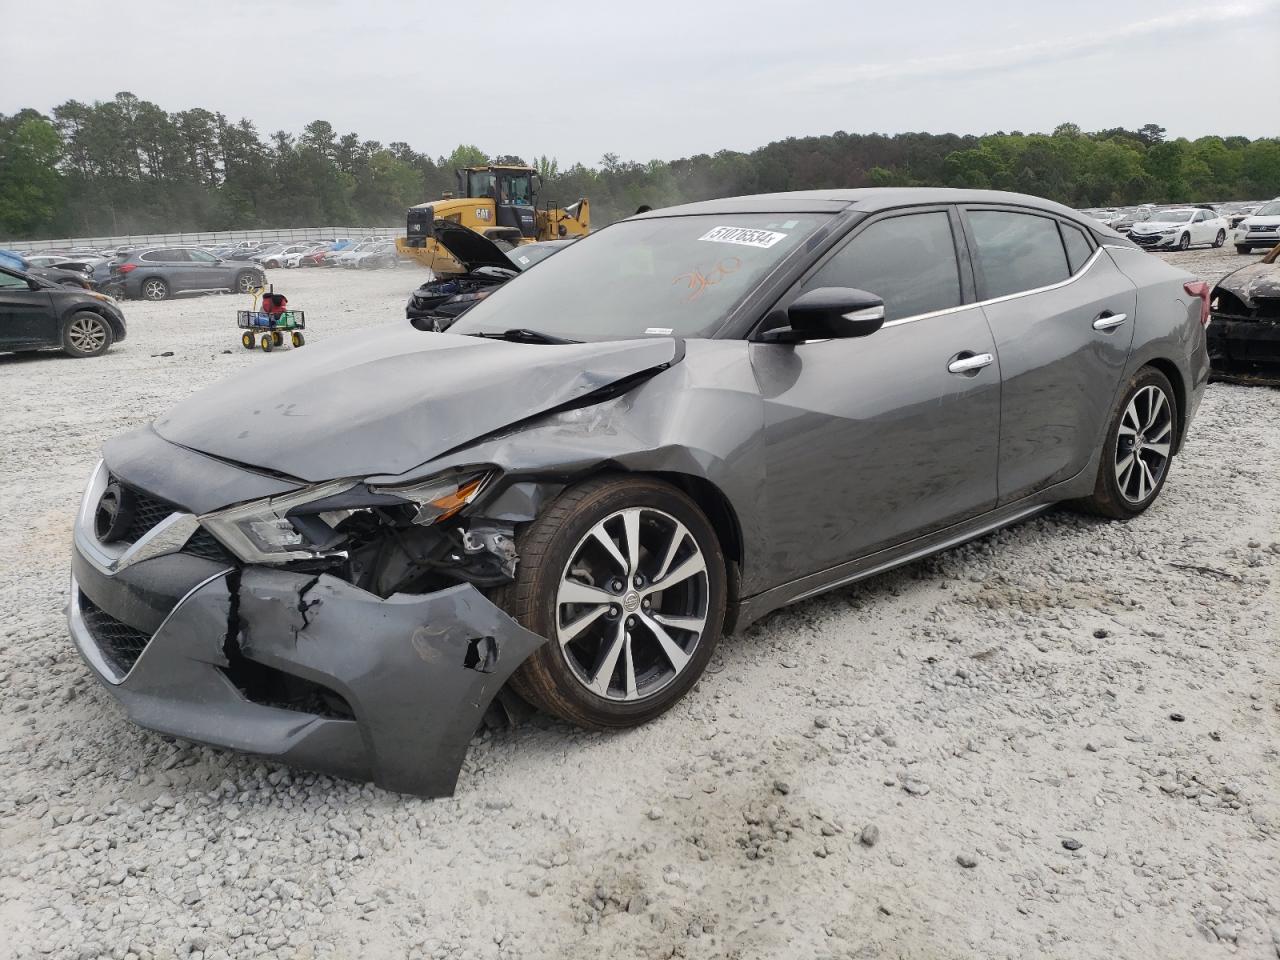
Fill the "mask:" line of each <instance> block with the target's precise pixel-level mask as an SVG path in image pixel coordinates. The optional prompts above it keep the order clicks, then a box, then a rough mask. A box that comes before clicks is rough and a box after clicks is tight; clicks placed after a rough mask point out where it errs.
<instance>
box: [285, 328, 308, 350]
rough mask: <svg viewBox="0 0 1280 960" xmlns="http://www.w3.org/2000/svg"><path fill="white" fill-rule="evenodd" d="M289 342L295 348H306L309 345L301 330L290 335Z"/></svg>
mask: <svg viewBox="0 0 1280 960" xmlns="http://www.w3.org/2000/svg"><path fill="white" fill-rule="evenodd" d="M289 340H290V342H291V343H292V344H293V345H294V346H295V347H305V346H306V345H307V338H306V337H304V336H303V335H302V331H301V330H295V331H293V333H291V334H289Z"/></svg>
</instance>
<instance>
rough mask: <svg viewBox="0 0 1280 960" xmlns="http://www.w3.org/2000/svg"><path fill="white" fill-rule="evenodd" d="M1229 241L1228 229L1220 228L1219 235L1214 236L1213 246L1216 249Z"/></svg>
mask: <svg viewBox="0 0 1280 960" xmlns="http://www.w3.org/2000/svg"><path fill="white" fill-rule="evenodd" d="M1226 242H1227V231H1225V230H1219V231H1218V235H1217V236H1216V237H1214V238H1213V248H1214V249H1215V250H1216V249H1218V247H1220V246H1222V245H1223V244H1224V243H1226Z"/></svg>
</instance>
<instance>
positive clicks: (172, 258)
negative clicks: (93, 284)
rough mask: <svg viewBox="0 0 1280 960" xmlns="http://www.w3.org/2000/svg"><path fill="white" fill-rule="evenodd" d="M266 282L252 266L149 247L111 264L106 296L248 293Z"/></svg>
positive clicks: (187, 250)
mask: <svg viewBox="0 0 1280 960" xmlns="http://www.w3.org/2000/svg"><path fill="white" fill-rule="evenodd" d="M264 283H266V274H264V273H263V272H262V268H261V267H260V266H258V265H257V264H255V263H250V262H248V261H245V260H224V259H222V258H221V257H215V256H214V255H213V254H212V253H210V252H209V251H208V250H201V249H200V248H199V247H149V248H147V249H143V250H134V251H133V252H132V253H129V254H128V255H126V256H125V257H122V258H121V259H119V260H117V261H115V262H114V263H112V264H111V278H110V280H109V281H108V289H107V292H108V293H115V294H116V295H118V296H124V297H133V298H140V299H143V300H167V299H168V298H169V297H171V296H173V295H174V294H175V293H212V292H219V293H221V292H227V291H231V292H238V293H248V292H249V291H250V290H252V289H253V288H254V287H257V286H261V285H262V284H264Z"/></svg>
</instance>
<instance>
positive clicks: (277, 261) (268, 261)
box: [258, 243, 316, 267]
mask: <svg viewBox="0 0 1280 960" xmlns="http://www.w3.org/2000/svg"><path fill="white" fill-rule="evenodd" d="M315 246H316V245H315V244H314V243H291V244H289V245H288V246H285V247H281V248H280V249H279V250H276V251H274V252H273V253H269V254H267V255H266V256H265V257H260V258H259V260H258V262H259V263H261V264H262V265H263V266H264V267H283V266H286V264H285V260H286V259H288V258H289V257H291V256H293V255H294V254H295V253H298V254H302V253H306V252H307V251H308V250H314V249H315ZM294 266H295V267H296V266H297V264H296V263H295V264H294Z"/></svg>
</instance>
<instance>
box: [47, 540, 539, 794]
mask: <svg viewBox="0 0 1280 960" xmlns="http://www.w3.org/2000/svg"><path fill="white" fill-rule="evenodd" d="M163 562H164V558H157V559H155V560H151V561H148V563H149V564H158V563H163ZM73 571H74V572H73V577H72V582H71V602H70V604H69V606H68V622H69V625H70V630H71V636H72V638H73V640H74V642H75V644H76V646H77V648H78V649H79V651H80V653H81V655H82V656H83V657H84V659H85V661H86V663H88V664H89V666H90V667H91V668H92V669H93V671H94V673H95V674H97V676H98V678H99V679H100V680H101V681H102V682H103V684H104V685H105V686H106V688H107V689H108V690H109V691H110V692H111V693H112V695H113V696H115V697H116V699H118V700H119V701H120V703H121V704H122V705H123V706H124V708H125V710H126V711H127V712H128V714H129V716H130V718H131V719H132V720H134V722H136V723H138V724H139V725H141V726H143V727H147V728H149V729H152V730H156V731H159V732H161V733H165V734H169V735H172V736H176V737H181V738H183V739H187V740H193V741H197V742H201V743H206V744H211V745H214V746H220V747H229V748H231V749H234V750H239V751H243V752H245V753H250V754H256V755H260V756H264V757H271V758H275V759H278V760H282V761H284V762H286V763H289V764H292V765H295V766H299V767H303V768H307V769H311V770H317V771H321V772H325V773H330V774H334V775H336V776H340V777H348V778H352V779H358V780H372V781H373V782H375V783H377V784H378V785H379V786H381V787H384V788H386V789H388V790H396V791H400V792H404V793H412V794H419V795H422V796H445V795H448V794H451V793H452V792H453V789H454V786H455V784H456V782H457V779H458V774H459V772H460V770H461V768H462V763H463V760H464V758H465V756H466V751H467V746H468V744H469V742H470V740H471V737H472V736H473V734H474V733H475V731H476V728H477V727H478V726H479V724H480V722H481V720H482V718H483V716H484V713H485V710H486V709H487V708H488V706H489V704H490V702H491V701H492V699H493V697H494V695H495V694H496V693H497V692H498V690H499V689H500V688H501V687H502V686H503V684H504V683H506V681H507V679H508V678H509V677H510V675H511V674H512V672H514V670H515V669H516V668H517V667H518V666H519V665H520V664H521V663H522V662H523V661H524V659H525V658H526V657H528V656H529V654H531V653H532V652H533V651H534V650H536V649H537V648H538V647H539V646H540V645H541V644H543V643H544V642H546V641H545V640H544V638H542V637H539V636H537V635H536V634H533V633H531V632H529V631H528V630H526V629H524V628H523V627H521V626H520V625H519V624H517V623H516V622H515V621H514V620H512V619H511V618H510V617H509V616H508V615H507V614H506V613H504V612H503V611H502V610H500V609H499V608H498V607H496V606H494V605H493V604H492V603H491V602H490V601H489V600H488V599H486V598H485V597H484V595H483V594H481V593H480V592H479V591H478V590H477V589H476V588H475V587H473V586H471V585H470V584H460V585H458V586H454V587H450V588H448V589H445V590H441V591H438V592H436V593H431V594H423V595H407V594H399V595H394V596H392V597H389V598H387V599H385V600H384V599H382V598H380V597H377V596H375V595H373V594H370V593H367V592H365V591H363V590H360V589H358V588H357V587H354V586H352V585H351V584H349V583H347V582H346V581H344V580H341V579H338V578H336V577H333V576H329V575H320V576H314V575H306V574H299V573H292V572H287V571H283V570H275V569H271V568H266V567H246V568H243V569H242V570H226V571H222V572H219V573H217V574H216V575H214V576H211V577H208V578H207V579H204V580H202V581H201V582H199V583H197V584H195V585H194V586H192V587H191V588H190V590H189V591H188V592H187V593H186V594H185V595H183V596H181V598H180V599H178V600H177V603H176V605H175V606H173V608H172V610H171V611H170V612H169V613H168V615H167V616H166V617H165V618H164V619H163V622H161V623H160V625H159V626H158V627H157V628H156V629H155V631H154V633H153V634H151V635H150V639H149V640H146V641H145V646H144V647H143V649H142V652H141V654H140V655H138V656H137V658H136V660H135V661H134V662H132V664H131V665H130V666H129V667H128V669H127V670H125V671H121V670H120V669H119V664H118V663H115V664H114V665H113V661H112V659H111V658H110V657H109V656H107V655H105V654H106V653H109V651H106V650H105V648H104V643H105V642H106V637H105V634H104V632H103V628H102V627H101V626H100V625H101V623H103V622H107V623H111V622H112V621H110V620H107V621H103V620H102V617H103V616H104V614H102V613H101V609H102V608H104V607H105V608H108V609H111V608H113V607H114V609H116V610H119V609H120V602H121V598H120V597H119V596H116V595H115V594H116V593H117V591H119V590H120V589H121V587H120V586H119V585H118V584H117V583H116V577H115V575H114V574H112V573H109V572H106V571H103V570H101V569H99V568H98V567H96V566H95V565H94V564H93V563H92V562H91V561H89V560H88V559H87V558H85V557H84V556H83V555H81V553H80V551H79V550H78V549H77V551H76V557H75V562H74V564H73ZM135 572H136V571H135ZM134 589H135V590H136V585H135V587H134ZM95 626H97V628H98V635H95ZM246 662H248V663H251V664H256V665H259V666H265V667H267V668H270V669H273V670H278V671H281V672H283V673H285V674H290V675H292V676H294V677H301V678H303V679H304V680H306V681H309V682H310V683H312V684H316V685H318V686H320V687H322V688H325V689H327V690H328V691H331V692H332V693H334V694H337V695H338V696H339V697H341V698H342V699H343V700H345V701H346V704H347V705H348V706H349V708H350V714H351V715H352V717H353V718H347V717H345V716H335V715H326V714H324V713H319V712H317V713H311V712H304V711H302V710H299V709H297V708H294V707H286V706H282V705H277V704H272V703H267V702H255V700H253V699H250V695H249V694H248V693H246V690H245V686H244V684H242V683H240V682H238V680H237V672H238V670H240V669H242V668H243V667H244V664H245V663H246Z"/></svg>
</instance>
